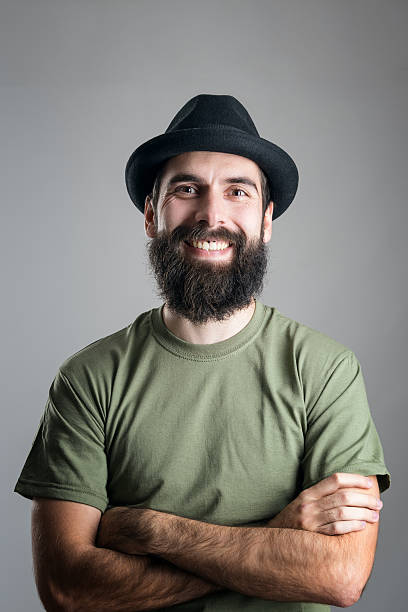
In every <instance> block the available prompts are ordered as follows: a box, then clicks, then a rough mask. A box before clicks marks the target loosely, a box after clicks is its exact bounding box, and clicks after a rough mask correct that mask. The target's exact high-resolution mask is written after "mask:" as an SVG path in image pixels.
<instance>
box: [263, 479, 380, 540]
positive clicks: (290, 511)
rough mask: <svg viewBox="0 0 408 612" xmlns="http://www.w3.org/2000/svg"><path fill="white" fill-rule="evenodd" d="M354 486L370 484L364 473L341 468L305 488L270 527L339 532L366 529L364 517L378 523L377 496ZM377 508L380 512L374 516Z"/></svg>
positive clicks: (268, 525)
mask: <svg viewBox="0 0 408 612" xmlns="http://www.w3.org/2000/svg"><path fill="white" fill-rule="evenodd" d="M351 487H358V488H364V487H366V488H367V487H368V488H369V487H370V485H369V484H368V478H367V477H366V476H362V475H360V474H346V473H344V472H337V473H335V474H332V475H331V476H328V477H327V478H324V479H323V480H321V481H320V482H318V483H316V484H315V485H313V486H312V487H309V488H308V489H305V490H304V491H302V492H301V493H300V494H299V495H298V496H297V497H296V498H295V499H294V500H293V501H292V502H291V503H290V504H288V505H287V506H286V507H285V508H284V509H283V510H282V511H281V512H280V513H279V514H277V515H276V516H275V517H274V518H273V519H271V520H270V521H268V523H267V524H266V526H267V527H286V528H292V529H303V530H305V531H315V532H318V533H323V534H326V535H339V534H342V533H348V532H350V531H360V530H361V529H364V525H362V523H361V521H368V522H370V523H375V522H376V521H378V518H379V511H380V508H378V507H377V497H376V496H375V495H372V494H368V493H360V492H357V491H354V490H353V489H352V488H351ZM373 511H376V512H377V514H378V516H377V518H374V516H373Z"/></svg>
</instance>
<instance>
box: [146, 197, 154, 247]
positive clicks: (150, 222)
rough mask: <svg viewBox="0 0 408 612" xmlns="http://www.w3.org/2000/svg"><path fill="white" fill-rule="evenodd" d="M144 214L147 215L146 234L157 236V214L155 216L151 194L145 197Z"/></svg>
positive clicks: (151, 236) (152, 236)
mask: <svg viewBox="0 0 408 612" xmlns="http://www.w3.org/2000/svg"><path fill="white" fill-rule="evenodd" d="M144 216H145V234H146V236H148V237H149V238H154V237H155V236H156V223H155V216H154V210H153V205H152V200H151V197H150V196H149V195H147V196H146V199H145V208H144Z"/></svg>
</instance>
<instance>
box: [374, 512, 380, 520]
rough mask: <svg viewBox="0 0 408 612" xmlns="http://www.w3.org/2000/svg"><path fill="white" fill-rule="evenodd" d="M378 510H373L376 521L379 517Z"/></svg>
mask: <svg viewBox="0 0 408 612" xmlns="http://www.w3.org/2000/svg"><path fill="white" fill-rule="evenodd" d="M378 516H379V515H378V512H374V511H373V519H374V520H375V521H376V520H377V519H378Z"/></svg>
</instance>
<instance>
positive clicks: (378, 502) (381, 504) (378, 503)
mask: <svg viewBox="0 0 408 612" xmlns="http://www.w3.org/2000/svg"><path fill="white" fill-rule="evenodd" d="M382 507H383V502H382V500H381V499H378V500H377V508H382Z"/></svg>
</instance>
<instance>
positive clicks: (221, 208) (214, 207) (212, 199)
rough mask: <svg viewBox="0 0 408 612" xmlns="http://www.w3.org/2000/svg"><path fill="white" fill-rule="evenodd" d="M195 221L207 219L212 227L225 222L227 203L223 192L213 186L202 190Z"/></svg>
mask: <svg viewBox="0 0 408 612" xmlns="http://www.w3.org/2000/svg"><path fill="white" fill-rule="evenodd" d="M197 204H198V206H197V211H196V213H195V222H196V223H198V222H199V221H206V223H208V225H209V226H210V227H214V226H216V225H219V224H220V223H222V224H223V223H225V203H224V201H223V199H222V195H221V194H217V193H216V192H215V190H212V189H211V188H208V189H206V190H205V191H203V192H202V195H201V197H200V198H199V199H198V201H197Z"/></svg>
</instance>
